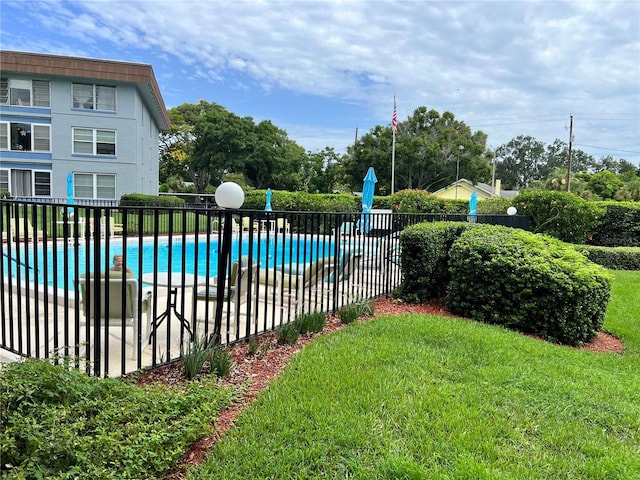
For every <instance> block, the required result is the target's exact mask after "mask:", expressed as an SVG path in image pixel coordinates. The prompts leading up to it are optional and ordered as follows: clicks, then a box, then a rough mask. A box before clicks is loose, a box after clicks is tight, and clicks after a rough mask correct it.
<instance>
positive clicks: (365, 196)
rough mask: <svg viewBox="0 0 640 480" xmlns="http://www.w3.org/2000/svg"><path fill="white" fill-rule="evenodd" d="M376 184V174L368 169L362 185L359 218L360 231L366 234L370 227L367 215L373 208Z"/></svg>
mask: <svg viewBox="0 0 640 480" xmlns="http://www.w3.org/2000/svg"><path fill="white" fill-rule="evenodd" d="M376 183H378V178H377V177H376V172H375V171H374V170H373V167H369V170H367V174H366V175H365V176H364V184H363V185H362V215H361V217H360V231H361V232H364V233H368V232H369V230H370V228H371V225H370V219H369V215H368V214H370V213H371V208H372V207H373V193H374V190H375V188H376Z"/></svg>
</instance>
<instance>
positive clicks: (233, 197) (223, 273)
mask: <svg viewBox="0 0 640 480" xmlns="http://www.w3.org/2000/svg"><path fill="white" fill-rule="evenodd" d="M215 198H216V203H217V204H218V206H219V207H220V208H223V209H224V227H223V230H222V249H221V251H220V255H219V257H218V289H217V292H216V295H217V296H218V301H217V302H216V317H215V323H214V327H213V338H214V342H215V343H216V344H220V343H221V341H222V304H223V302H224V289H225V283H226V277H227V260H228V258H229V256H230V252H231V235H232V233H233V225H232V222H233V218H232V214H233V210H237V209H238V208H240V207H241V206H242V204H243V203H244V191H243V190H242V187H241V186H240V185H238V184H237V183H234V182H224V183H221V184H220V186H219V187H218V188H217V189H216V194H215Z"/></svg>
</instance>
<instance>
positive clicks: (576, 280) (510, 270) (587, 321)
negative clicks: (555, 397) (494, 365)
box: [446, 225, 611, 345]
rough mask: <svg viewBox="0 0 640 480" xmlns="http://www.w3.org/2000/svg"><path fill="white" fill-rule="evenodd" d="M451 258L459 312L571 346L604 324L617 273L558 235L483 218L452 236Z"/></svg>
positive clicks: (453, 305) (451, 298) (450, 300)
mask: <svg viewBox="0 0 640 480" xmlns="http://www.w3.org/2000/svg"><path fill="white" fill-rule="evenodd" d="M449 259H450V273H451V282H450V283H449V287H448V290H447V296H446V303H447V307H448V308H449V309H450V310H451V311H452V312H454V313H457V314H459V315H463V316H468V317H471V318H474V319H475V320H479V321H482V322H487V323H496V324H500V325H503V326H505V327H508V328H512V329H515V330H519V331H522V332H526V333H533V334H535V335H539V336H541V337H543V338H545V339H548V340H550V341H553V342H558V343H562V344H569V345H580V344H582V343H584V342H587V341H589V340H590V339H591V338H593V337H594V336H595V335H596V334H597V333H598V332H599V331H600V330H601V329H602V324H603V322H604V314H605V311H606V308H607V303H608V301H609V298H610V289H611V277H610V276H609V275H608V274H607V273H606V271H605V270H604V269H603V268H602V267H601V266H599V265H596V264H594V263H592V262H590V261H589V260H588V259H587V258H586V257H585V256H584V255H582V254H580V253H578V252H577V251H576V250H575V249H574V248H573V247H571V246H569V245H566V244H564V243H562V242H560V241H558V240H556V239H553V238H550V237H548V236H545V235H535V234H532V233H529V232H525V231H522V230H517V229H509V228H504V227H495V226H490V225H478V226H477V227H476V228H474V229H472V230H468V231H465V232H463V233H462V234H461V235H460V237H459V238H458V239H457V240H456V241H455V242H454V243H453V245H452V247H451V250H450V252H449Z"/></svg>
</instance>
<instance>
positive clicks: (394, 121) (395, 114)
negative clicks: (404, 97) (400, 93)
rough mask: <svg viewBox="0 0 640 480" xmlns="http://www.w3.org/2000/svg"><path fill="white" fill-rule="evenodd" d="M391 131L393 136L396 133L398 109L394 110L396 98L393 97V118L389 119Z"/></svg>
mask: <svg viewBox="0 0 640 480" xmlns="http://www.w3.org/2000/svg"><path fill="white" fill-rule="evenodd" d="M391 131H392V132H393V134H394V135H395V134H396V133H398V109H397V108H396V97H395V96H394V97H393V116H392V117H391Z"/></svg>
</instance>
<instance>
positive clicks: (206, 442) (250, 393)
mask: <svg viewBox="0 0 640 480" xmlns="http://www.w3.org/2000/svg"><path fill="white" fill-rule="evenodd" d="M374 311H375V315H376V316H381V315H389V314H402V313H419V314H431V313H433V314H438V315H446V316H454V315H452V314H450V313H449V312H447V310H446V308H445V306H444V305H443V304H441V303H439V302H437V301H430V302H426V303H423V304H409V303H403V302H395V301H393V300H392V299H387V298H381V299H377V300H375V301H374ZM341 327H342V324H341V323H340V321H339V320H338V319H337V318H336V317H335V316H329V317H328V318H327V323H326V326H325V328H324V329H323V330H322V332H320V333H318V334H306V335H301V336H300V338H299V339H298V342H297V343H296V344H295V345H278V344H277V340H276V336H275V334H274V333H273V332H270V333H266V334H264V335H261V336H260V338H259V345H260V347H259V353H258V354H256V355H248V353H247V344H246V343H239V344H236V345H233V346H232V347H231V348H230V354H231V357H232V359H233V362H234V367H233V369H232V371H231V373H230V375H229V376H228V377H226V378H224V379H222V380H221V385H223V386H236V387H239V386H241V385H243V384H246V383H247V380H249V379H250V380H251V381H250V382H249V384H248V387H247V389H246V390H245V391H244V394H243V395H242V396H241V397H239V398H238V399H236V400H235V401H234V403H233V404H232V405H231V407H229V408H228V409H226V410H223V411H222V412H220V416H219V417H218V418H217V420H216V423H215V425H214V433H213V434H212V435H209V436H206V437H204V438H201V439H200V440H198V441H197V442H195V443H194V444H193V445H192V446H191V448H190V449H189V451H188V452H187V454H186V455H185V458H184V462H183V464H182V465H181V466H180V467H178V468H177V469H175V470H174V471H172V472H170V474H169V476H168V477H167V478H168V479H169V480H180V479H183V478H184V476H185V468H186V467H187V466H189V465H199V464H200V463H202V462H203V460H204V458H205V457H206V455H207V453H208V452H209V450H210V449H211V448H212V446H213V445H214V444H215V443H216V442H217V441H218V440H219V439H220V437H221V436H222V435H223V434H224V433H225V432H227V431H228V430H230V429H231V428H232V427H233V425H234V422H235V420H236V418H237V417H238V415H239V414H240V413H241V412H242V411H243V410H244V409H245V408H246V406H247V405H249V404H250V403H251V402H252V401H253V400H254V399H255V398H256V396H257V395H258V393H259V392H260V391H261V390H262V389H263V388H265V387H266V386H267V385H269V382H270V381H271V380H272V379H274V378H275V377H277V376H278V374H279V373H280V372H281V371H282V370H283V369H284V367H285V365H286V364H287V362H288V361H289V359H290V358H291V356H292V355H294V354H295V353H297V352H299V351H300V350H302V348H303V347H304V346H305V345H306V344H308V343H309V342H310V341H311V340H312V339H313V338H314V337H315V336H316V335H323V334H326V333H329V332H332V331H334V330H338V329H339V328H341ZM581 349H583V350H590V351H595V352H611V353H622V351H623V345H622V342H621V341H620V340H619V339H617V338H616V337H614V336H612V335H609V334H607V333H604V332H601V333H599V334H598V335H597V336H596V337H595V338H594V339H593V340H592V341H591V342H590V343H588V344H585V345H583V346H582V347H581ZM155 382H162V383H164V384H166V385H169V386H176V387H179V386H181V385H184V384H185V383H186V382H187V380H186V379H185V377H184V375H183V372H182V362H179V361H178V362H174V363H172V364H170V365H164V366H162V367H158V368H155V369H153V370H148V371H146V372H143V373H141V374H139V375H138V377H137V378H136V383H137V384H138V385H145V384H150V383H155Z"/></svg>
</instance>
